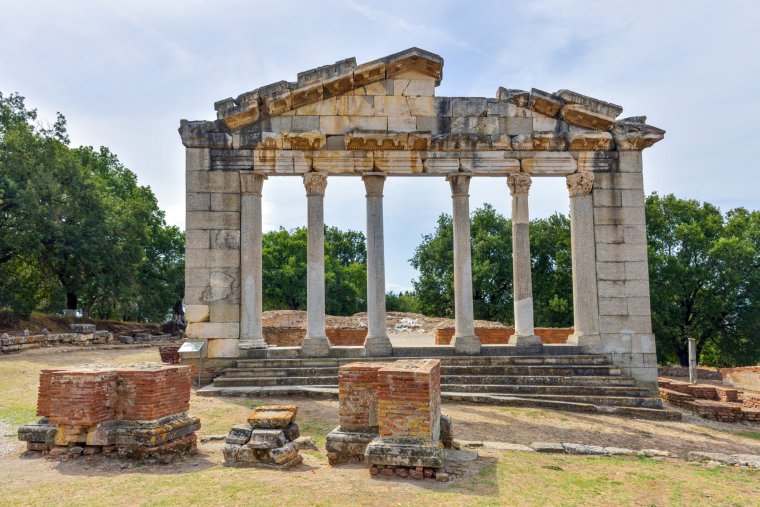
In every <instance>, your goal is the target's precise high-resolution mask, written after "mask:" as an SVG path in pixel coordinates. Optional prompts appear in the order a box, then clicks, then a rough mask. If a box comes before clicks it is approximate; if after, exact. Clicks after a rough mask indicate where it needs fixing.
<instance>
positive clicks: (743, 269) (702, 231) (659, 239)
mask: <svg viewBox="0 0 760 507" xmlns="http://www.w3.org/2000/svg"><path fill="white" fill-rule="evenodd" d="M646 214H647V236H648V247H649V276H650V282H651V298H652V299H651V302H652V325H653V328H654V332H655V335H656V337H657V353H658V355H659V356H660V359H661V360H669V361H673V360H678V361H679V362H680V363H681V364H682V365H686V364H688V338H689V337H693V338H694V339H695V342H696V347H697V352H698V354H701V355H702V356H703V357H704V360H705V361H706V362H707V363H709V364H713V365H717V366H727V365H736V364H740V363H744V364H747V363H753V362H755V361H757V360H758V359H760V212H758V211H752V212H750V211H747V210H745V209H744V208H736V209H733V210H731V211H729V212H728V213H726V214H725V215H723V214H721V212H720V210H719V209H718V208H716V207H715V206H713V205H712V204H709V203H699V202H697V201H695V200H689V199H679V198H677V197H675V196H673V195H666V196H662V197H661V196H659V195H657V194H656V193H655V194H652V195H650V196H649V197H648V198H647V200H646Z"/></svg>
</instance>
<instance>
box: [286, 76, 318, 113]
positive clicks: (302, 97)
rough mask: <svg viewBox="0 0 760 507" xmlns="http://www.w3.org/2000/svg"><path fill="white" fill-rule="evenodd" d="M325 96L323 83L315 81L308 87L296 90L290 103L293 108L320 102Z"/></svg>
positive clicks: (291, 95)
mask: <svg viewBox="0 0 760 507" xmlns="http://www.w3.org/2000/svg"><path fill="white" fill-rule="evenodd" d="M324 96H325V90H324V86H323V85H322V81H315V82H312V83H309V84H308V85H304V86H300V87H298V88H296V89H294V90H293V91H292V92H291V94H290V102H291V106H292V107H293V108H298V107H300V106H303V105H306V104H311V103H313V102H319V101H320V100H322V99H323V98H324Z"/></svg>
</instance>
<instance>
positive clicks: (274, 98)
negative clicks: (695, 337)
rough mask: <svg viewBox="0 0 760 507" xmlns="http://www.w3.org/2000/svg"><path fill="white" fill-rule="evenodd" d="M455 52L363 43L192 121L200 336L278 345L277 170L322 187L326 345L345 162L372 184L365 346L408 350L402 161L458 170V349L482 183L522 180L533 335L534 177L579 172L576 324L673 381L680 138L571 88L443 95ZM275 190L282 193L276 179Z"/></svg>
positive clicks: (317, 198)
mask: <svg viewBox="0 0 760 507" xmlns="http://www.w3.org/2000/svg"><path fill="white" fill-rule="evenodd" d="M442 70H443V59H442V58H441V57H440V56H437V55H434V54H432V53H429V52H427V51H423V50H420V49H417V48H412V49H408V50H406V51H402V52H400V53H396V54H393V55H390V56H387V57H385V58H381V59H378V60H375V61H372V62H369V63H365V64H361V65H357V64H356V61H355V59H353V58H349V59H346V60H342V61H339V62H337V63H335V64H334V65H327V66H324V67H319V68H317V69H313V70H310V71H306V72H303V73H300V74H299V75H298V78H297V81H296V82H287V81H280V82H277V83H273V84H270V85H267V86H263V87H260V88H257V89H255V90H253V91H250V92H246V93H244V94H242V95H239V96H238V97H237V98H229V99H225V100H222V101H219V102H217V103H216V104H215V108H216V112H217V119H216V120H213V121H186V120H182V122H181V125H180V129H179V132H180V135H181V138H182V142H183V144H184V145H185V147H186V148H187V166H186V183H187V249H186V291H185V293H186V300H187V305H188V310H187V315H188V323H189V325H188V335H189V336H191V337H195V338H207V339H209V347H208V353H209V356H210V357H237V356H238V355H239V354H240V353H241V351H242V350H246V349H255V348H259V347H262V346H264V345H265V342H264V340H263V335H262V332H261V297H260V293H261V283H262V281H261V192H262V186H263V187H264V189H265V188H266V184H265V179H266V177H267V176H269V177H274V176H300V177H302V178H303V182H304V185H305V191H306V196H307V200H308V234H309V242H308V245H309V247H308V254H307V257H308V269H307V293H308V298H307V299H308V302H307V305H308V310H309V317H308V325H307V333H306V338H305V340H304V345H303V347H302V353H303V354H306V355H325V354H329V353H330V344H329V341H328V340H327V337H326V336H325V326H324V311H323V308H324V256H323V254H324V252H323V248H322V245H323V241H324V238H323V234H322V230H323V229H322V228H323V225H324V224H323V201H324V199H325V195H326V194H327V198H329V193H330V192H329V185H328V183H329V181H328V180H329V179H330V178H331V177H332V176H334V175H335V176H337V175H342V176H352V175H353V176H361V177H362V179H363V180H364V183H365V187H366V190H367V238H368V281H367V291H368V302H369V304H368V309H367V310H368V318H369V322H370V326H369V328H370V329H369V332H368V337H367V341H366V342H365V351H366V353H367V354H368V355H378V356H383V355H388V354H389V353H392V347H391V345H390V341H389V340H388V339H387V336H386V333H385V331H384V329H385V328H384V322H385V312H384V293H385V286H384V256H383V249H384V245H383V220H382V219H383V216H382V215H383V211H382V209H383V208H382V199H383V197H382V188H383V182H384V180H385V178H386V177H388V176H430V177H434V176H438V177H445V178H446V179H447V180H448V181H449V183H450V186H451V192H452V205H453V216H454V218H453V221H454V236H455V241H454V250H455V251H454V258H455V263H454V264H455V267H456V269H455V301H456V304H455V307H456V308H455V314H456V316H457V318H456V326H455V327H456V333H455V337H454V340H453V343H454V347H455V349H456V351H457V352H458V353H467V354H473V353H478V352H479V351H480V345H481V344H480V342H479V340H478V338H477V336H476V333H475V331H474V326H473V315H472V313H473V312H472V271H471V260H470V242H469V220H468V218H469V195H468V192H469V182H470V180H471V178H473V177H481V176H491V177H500V178H503V179H504V180H505V183H507V184H505V185H504V191H505V198H509V197H508V192H509V194H511V199H512V210H513V213H512V221H513V231H514V234H513V242H514V244H513V252H514V256H513V257H514V280H515V283H514V287H513V290H514V292H515V335H514V336H513V340H511V341H510V343H511V344H514V345H516V346H524V347H532V348H540V347H541V340H540V338H538V337H537V336H535V333H534V322H533V298H532V278H531V273H530V271H531V262H530V245H529V235H528V222H529V218H530V217H529V209H528V201H529V198H530V195H529V194H530V188H531V179H532V177H536V176H561V177H566V178H567V185H568V199H569V201H570V214H571V221H572V230H571V234H572V237H573V239H572V245H573V248H572V250H573V292H574V316H575V326H574V327H575V330H574V334H573V335H571V336H570V338H569V339H568V343H571V344H575V345H577V346H578V347H579V348H580V349H581V350H583V351H588V352H605V353H609V354H611V356H612V359H613V361H614V362H615V364H616V365H618V366H620V367H621V368H623V370H624V371H623V373H624V374H630V375H632V376H634V377H635V378H637V379H638V380H640V381H641V382H643V383H648V384H649V385H650V386H652V387H654V386H655V382H656V368H655V364H656V362H655V359H656V358H655V350H654V337H653V336H652V334H651V317H650V309H649V280H648V274H647V262H646V261H647V258H646V229H645V221H644V220H645V219H644V192H643V176H642V163H641V150H643V149H644V148H647V147H649V146H651V145H652V144H654V143H656V142H657V141H659V140H661V139H662V138H663V137H664V133H665V132H664V131H663V130H661V129H658V128H656V127H653V126H651V125H648V124H647V123H646V118H645V117H643V116H637V117H631V118H624V119H618V116H619V115H620V114H621V112H622V108H621V107H620V106H617V105H615V104H612V103H609V102H605V101H602V100H598V99H595V98H592V97H588V96H585V95H582V94H579V93H577V92H573V91H569V90H559V91H557V92H556V93H548V92H544V91H541V90H538V89H535V88H534V89H532V90H530V91H523V90H513V89H507V88H503V87H502V88H499V89H498V90H497V93H496V97H495V98H483V97H436V96H435V87H436V86H437V85H438V84H439V83H440V80H441V78H442ZM264 191H266V190H264Z"/></svg>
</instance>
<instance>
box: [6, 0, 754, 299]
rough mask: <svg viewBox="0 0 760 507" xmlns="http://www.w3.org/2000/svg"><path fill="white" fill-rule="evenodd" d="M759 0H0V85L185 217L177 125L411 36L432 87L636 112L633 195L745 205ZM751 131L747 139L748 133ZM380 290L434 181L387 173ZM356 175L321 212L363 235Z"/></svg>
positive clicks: (491, 189)
mask: <svg viewBox="0 0 760 507" xmlns="http://www.w3.org/2000/svg"><path fill="white" fill-rule="evenodd" d="M758 27H760V2H756V1H750V0H747V1H744V2H742V1H732V0H722V1H721V2H715V1H714V0H713V1H700V0H681V1H674V0H671V1H663V0H657V1H649V0H636V1H631V0H626V1H612V0H607V1H602V0H573V1H572V2H570V1H567V0H535V1H528V0H523V1H519V2H513V1H503V0H502V1H482V2H479V1H476V0H471V1H469V2H462V1H461V0H457V1H435V2H415V1H412V0H405V1H401V2H398V1H393V0H384V1H382V2H369V1H366V2H363V1H360V0H320V1H315V0H310V1H286V0H276V1H273V0H270V1H225V0H217V1H214V2H209V1H207V0H205V1H195V0H183V1H174V2H169V1H160V0H150V1H144V0H130V1H128V2H106V1H100V2H96V1H89V2H88V1H79V0H67V1H66V2H61V1H59V0H56V1H35V0H25V1H23V2H20V1H16V0H0V91H2V92H3V93H4V94H8V93H11V92H18V93H20V94H21V95H23V96H25V97H26V99H27V106H29V107H35V108H37V109H38V111H39V113H40V116H41V117H42V118H46V119H47V121H49V122H51V123H52V122H53V121H54V120H55V113H56V112H57V111H60V112H61V113H63V114H64V115H65V116H66V118H67V120H68V126H69V133H70V138H71V141H72V145H90V146H94V147H98V146H107V147H109V148H110V149H111V150H112V151H113V152H115V153H116V154H117V155H118V156H119V158H120V160H121V161H122V162H123V163H124V164H125V165H126V166H127V167H128V168H130V169H131V170H132V171H134V172H135V173H136V174H137V175H138V180H139V182H140V184H142V185H148V186H150V187H151V189H152V190H153V192H154V193H155V194H156V196H157V197H158V200H159V205H160V207H161V208H162V209H163V210H165V212H166V219H167V222H169V223H170V224H175V225H177V226H180V227H182V228H184V222H185V207H184V199H185V197H184V188H185V187H184V148H183V146H182V144H181V142H180V138H179V135H178V133H177V128H178V127H179V121H180V119H183V118H184V119H189V120H211V119H214V118H215V111H214V108H213V104H214V102H215V101H217V100H220V99H224V98H227V97H233V96H237V95H239V94H241V93H243V92H246V91H249V90H252V89H254V88H258V87H260V86H263V85H266V84H268V83H272V82H275V81H279V80H283V79H285V80H289V81H295V78H296V74H297V73H298V72H300V71H303V70H307V69H311V68H314V67H317V66H320V65H326V64H330V63H333V62H335V61H337V60H341V59H344V58H347V57H350V56H354V57H356V59H357V62H359V63H362V62H366V61H370V60H373V59H376V58H380V57H382V56H385V55H388V54H391V53H395V52H397V51H401V50H403V49H406V48H409V47H412V46H417V47H420V48H423V49H426V50H428V51H432V52H434V53H437V54H439V55H440V56H442V57H443V58H444V61H445V63H444V69H443V81H442V82H441V85H440V86H439V87H438V88H437V89H436V95H438V96H479V97H495V94H496V90H497V88H498V87H499V86H504V87H506V88H519V89H524V90H530V89H531V88H533V87H535V88H539V89H542V90H546V91H550V92H553V91H557V90H559V89H563V88H565V89H570V90H574V91H577V92H580V93H583V94H585V95H590V96H592V97H596V98H599V99H603V100H607V101H609V102H614V103H616V104H620V105H621V106H623V108H624V111H623V114H622V116H621V117H626V116H640V115H646V116H647V117H648V122H649V123H650V124H652V125H654V126H657V127H660V128H663V129H665V130H667V134H666V137H665V139H664V140H663V141H661V142H660V143H658V144H656V145H655V146H654V147H652V148H650V149H648V150H646V151H645V152H644V153H645V154H644V182H645V190H646V191H647V192H653V191H656V192H659V193H661V194H667V193H674V194H676V195H677V196H679V197H682V198H691V199H697V200H700V201H708V202H711V203H713V204H716V205H718V206H719V207H720V208H721V209H722V210H724V211H727V210H728V209H731V208H734V207H738V206H743V207H746V208H749V209H760V164H759V163H758V156H757V154H758V153H759V152H758V150H757V147H756V146H755V141H756V139H755V137H754V136H755V135H757V128H756V126H757V122H756V121H755V120H756V119H760V93H758V91H759V90H760V56H759V55H758V48H760V29H759V28H758ZM747 136H749V137H747ZM263 195H264V197H263V201H264V228H265V230H272V229H276V228H277V227H280V226H282V227H285V228H287V229H291V228H294V227H299V226H304V225H305V224H306V199H305V197H304V196H305V193H304V189H303V185H302V182H301V181H300V179H299V178H285V177H282V178H274V177H273V178H270V179H269V180H267V182H266V183H265V186H264V193H263ZM470 195H471V198H470V206H471V209H472V210H474V209H475V208H477V207H479V206H482V205H483V203H486V202H487V203H491V204H493V205H494V206H495V207H496V208H497V210H498V211H500V212H502V213H503V214H505V215H506V216H508V215H509V209H508V208H509V193H508V189H507V186H506V181H502V179H501V178H498V179H497V178H482V179H477V178H476V179H473V181H472V184H471V188H470ZM384 206H385V235H386V237H385V245H386V285H387V288H388V289H389V290H405V289H409V288H411V281H412V279H413V278H414V277H415V276H416V274H415V272H414V270H413V268H412V267H411V266H410V265H409V262H408V260H409V258H410V257H411V256H412V255H413V253H414V249H415V247H416V246H417V245H418V244H419V243H420V241H421V238H422V235H423V234H427V233H431V232H432V231H433V230H434V227H435V223H436V219H437V217H438V216H439V215H440V214H441V213H451V196H450V191H449V189H448V185H447V183H446V182H445V181H444V179H442V178H389V179H388V180H387V182H386V185H385V200H384ZM530 206H531V216H532V217H546V216H548V215H550V214H552V213H554V212H560V213H565V214H566V213H567V212H568V206H569V202H568V197H567V191H566V189H565V187H564V179H561V178H544V179H536V180H534V184H533V186H532V188H531V195H530ZM364 209H365V202H364V188H363V184H362V182H361V180H360V179H359V178H348V177H346V178H330V180H329V182H328V187H327V193H326V197H325V222H326V223H327V224H328V225H332V226H337V227H340V228H342V229H349V228H350V229H354V230H360V231H362V230H364V227H365V214H364Z"/></svg>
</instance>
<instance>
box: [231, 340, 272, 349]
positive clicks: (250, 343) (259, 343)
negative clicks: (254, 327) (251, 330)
mask: <svg viewBox="0 0 760 507" xmlns="http://www.w3.org/2000/svg"><path fill="white" fill-rule="evenodd" d="M265 348H267V342H265V341H264V338H253V339H250V340H240V343H238V349H240V350H248V349H265Z"/></svg>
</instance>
